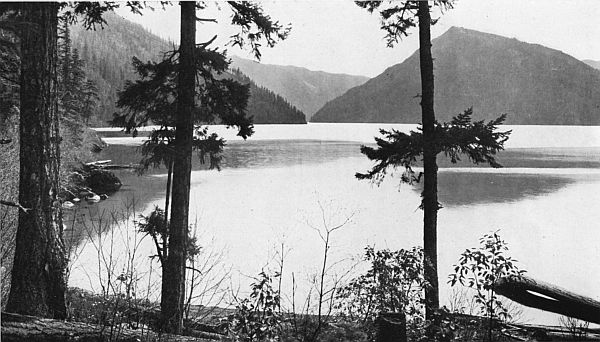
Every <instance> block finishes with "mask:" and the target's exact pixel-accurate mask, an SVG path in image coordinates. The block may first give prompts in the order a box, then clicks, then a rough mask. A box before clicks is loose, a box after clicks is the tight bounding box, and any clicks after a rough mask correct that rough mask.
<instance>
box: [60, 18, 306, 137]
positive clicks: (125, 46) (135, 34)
mask: <svg viewBox="0 0 600 342" xmlns="http://www.w3.org/2000/svg"><path fill="white" fill-rule="evenodd" d="M104 18H105V19H106V21H107V25H105V26H104V29H99V28H98V29H97V30H96V31H85V30H83V29H82V28H81V27H79V26H73V27H72V28H71V36H72V39H73V47H74V48H76V49H78V50H79V54H80V56H81V58H82V59H83V60H84V61H85V71H86V74H87V76H88V77H89V78H90V79H92V80H94V81H95V82H96V84H97V88H98V92H99V94H98V95H99V98H100V100H99V105H98V108H97V111H96V115H95V117H94V118H93V119H92V120H91V122H92V123H93V124H94V125H98V126H105V125H107V123H106V121H108V120H110V119H111V118H112V114H113V113H114V112H115V111H116V110H117V108H116V107H115V102H116V100H117V91H118V90H120V89H121V88H122V87H123V85H124V83H125V80H127V79H135V78H136V75H135V74H134V72H133V67H132V66H131V58H132V57H133V56H136V57H138V58H139V59H140V60H142V61H148V60H159V59H160V58H161V57H162V55H163V54H164V53H165V52H167V51H169V50H172V49H173V44H174V43H172V42H171V43H170V42H167V41H165V40H163V39H161V38H159V37H157V36H155V35H153V34H152V33H150V32H148V31H147V30H145V29H144V28H143V27H142V26H141V25H138V24H135V23H132V22H130V21H127V20H125V19H123V18H121V17H119V16H118V15H116V14H114V13H107V14H106V15H105V16H104ZM232 77H233V76H232ZM238 79H240V80H243V81H244V82H246V83H250V84H251V90H250V93H251V96H250V100H249V103H248V114H249V115H251V116H253V117H254V122H255V123H305V122H306V119H305V118H304V114H303V113H302V112H300V111H298V109H296V108H295V107H294V106H292V105H290V104H289V103H288V102H287V101H286V100H285V99H283V98H282V97H280V96H277V95H276V94H274V93H273V92H272V91H270V90H268V89H265V88H263V87H259V86H257V85H256V84H254V83H253V82H250V80H249V79H248V78H247V77H245V76H244V75H240V76H239V77H238Z"/></svg>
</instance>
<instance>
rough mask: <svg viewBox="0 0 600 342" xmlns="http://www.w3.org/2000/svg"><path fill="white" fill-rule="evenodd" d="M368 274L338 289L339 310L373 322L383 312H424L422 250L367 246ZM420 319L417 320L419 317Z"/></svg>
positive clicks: (412, 314)
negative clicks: (392, 249)
mask: <svg viewBox="0 0 600 342" xmlns="http://www.w3.org/2000/svg"><path fill="white" fill-rule="evenodd" d="M364 258H365V260H366V261H368V262H370V263H371V267H370V268H369V269H368V270H367V272H366V273H364V274H362V275H360V276H358V277H356V278H354V279H352V280H351V281H350V283H348V285H346V286H344V287H343V288H341V289H340V290H339V291H338V294H337V296H338V299H340V304H339V307H338V309H340V310H341V312H342V313H344V314H345V315H346V316H347V317H349V318H350V319H352V320H356V321H361V322H363V323H366V322H369V323H371V324H372V323H374V322H375V319H376V318H377V317H378V315H379V314H380V313H389V312H396V313H404V314H406V315H407V316H409V317H412V318H414V317H416V318H421V316H422V314H423V289H424V282H425V279H424V278H423V249H422V248H419V247H413V248H412V249H410V250H405V249H401V250H398V251H391V250H389V249H383V250H375V249H374V248H373V247H371V246H369V247H367V248H366V249H365V257H364ZM417 320H418V319H417Z"/></svg>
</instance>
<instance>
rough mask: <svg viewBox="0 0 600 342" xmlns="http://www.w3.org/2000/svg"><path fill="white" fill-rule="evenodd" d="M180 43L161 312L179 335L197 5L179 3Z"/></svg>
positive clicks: (193, 89) (188, 184) (186, 222)
mask: <svg viewBox="0 0 600 342" xmlns="http://www.w3.org/2000/svg"><path fill="white" fill-rule="evenodd" d="M180 6H181V43H180V46H179V76H178V77H179V83H178V85H177V94H178V96H177V108H178V109H177V121H176V125H175V148H176V154H175V156H174V163H173V189H172V203H171V220H170V232H169V254H168V257H167V258H166V263H165V265H164V267H163V279H162V299H161V311H162V315H163V324H164V326H163V327H164V329H165V331H167V332H173V333H179V332H181V330H182V327H183V322H182V321H183V299H184V294H185V291H184V290H185V262H186V244H187V243H186V240H187V235H188V214H189V200H190V177H191V170H192V139H193V133H194V125H193V118H192V111H193V109H194V96H195V93H196V84H195V83H196V69H195V67H194V48H195V45H196V8H195V3H194V2H185V1H182V2H181V3H180Z"/></svg>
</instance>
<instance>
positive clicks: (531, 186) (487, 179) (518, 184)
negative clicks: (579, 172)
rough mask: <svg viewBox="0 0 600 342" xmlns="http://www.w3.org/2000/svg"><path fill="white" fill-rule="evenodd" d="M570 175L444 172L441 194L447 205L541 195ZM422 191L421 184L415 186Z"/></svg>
mask: <svg viewBox="0 0 600 342" xmlns="http://www.w3.org/2000/svg"><path fill="white" fill-rule="evenodd" d="M574 182H575V179H573V178H570V177H562V176H554V175H543V174H505V173H499V174H494V173H475V172H444V171H443V170H441V172H440V173H439V174H438V197H439V202H440V203H441V204H442V206H444V207H455V206H463V205H474V204H485V203H503V202H514V201H519V200H521V199H523V198H527V197H533V196H540V195H545V194H549V193H552V192H555V191H558V190H560V189H561V188H563V187H565V186H567V185H569V184H572V183H574ZM413 189H414V190H415V191H417V192H419V193H420V192H421V191H422V184H420V185H419V186H416V187H414V188H413Z"/></svg>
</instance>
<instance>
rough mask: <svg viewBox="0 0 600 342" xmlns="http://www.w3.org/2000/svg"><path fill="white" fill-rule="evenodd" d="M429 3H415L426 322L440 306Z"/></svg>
mask: <svg viewBox="0 0 600 342" xmlns="http://www.w3.org/2000/svg"><path fill="white" fill-rule="evenodd" d="M430 26H431V16H430V13H429V3H428V2H427V1H419V57H420V64H421V110H422V121H423V122H422V124H423V140H424V147H423V174H424V182H423V193H422V197H423V254H424V258H425V260H424V271H425V281H426V282H427V286H426V287H425V312H426V316H427V318H428V319H430V318H432V313H433V311H434V310H435V309H437V308H438V307H439V305H440V300H439V287H438V274H437V212H438V198H437V161H436V155H437V152H436V148H435V131H434V129H435V128H434V124H435V112H434V110H433V96H434V85H433V58H432V57H431V32H430Z"/></svg>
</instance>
